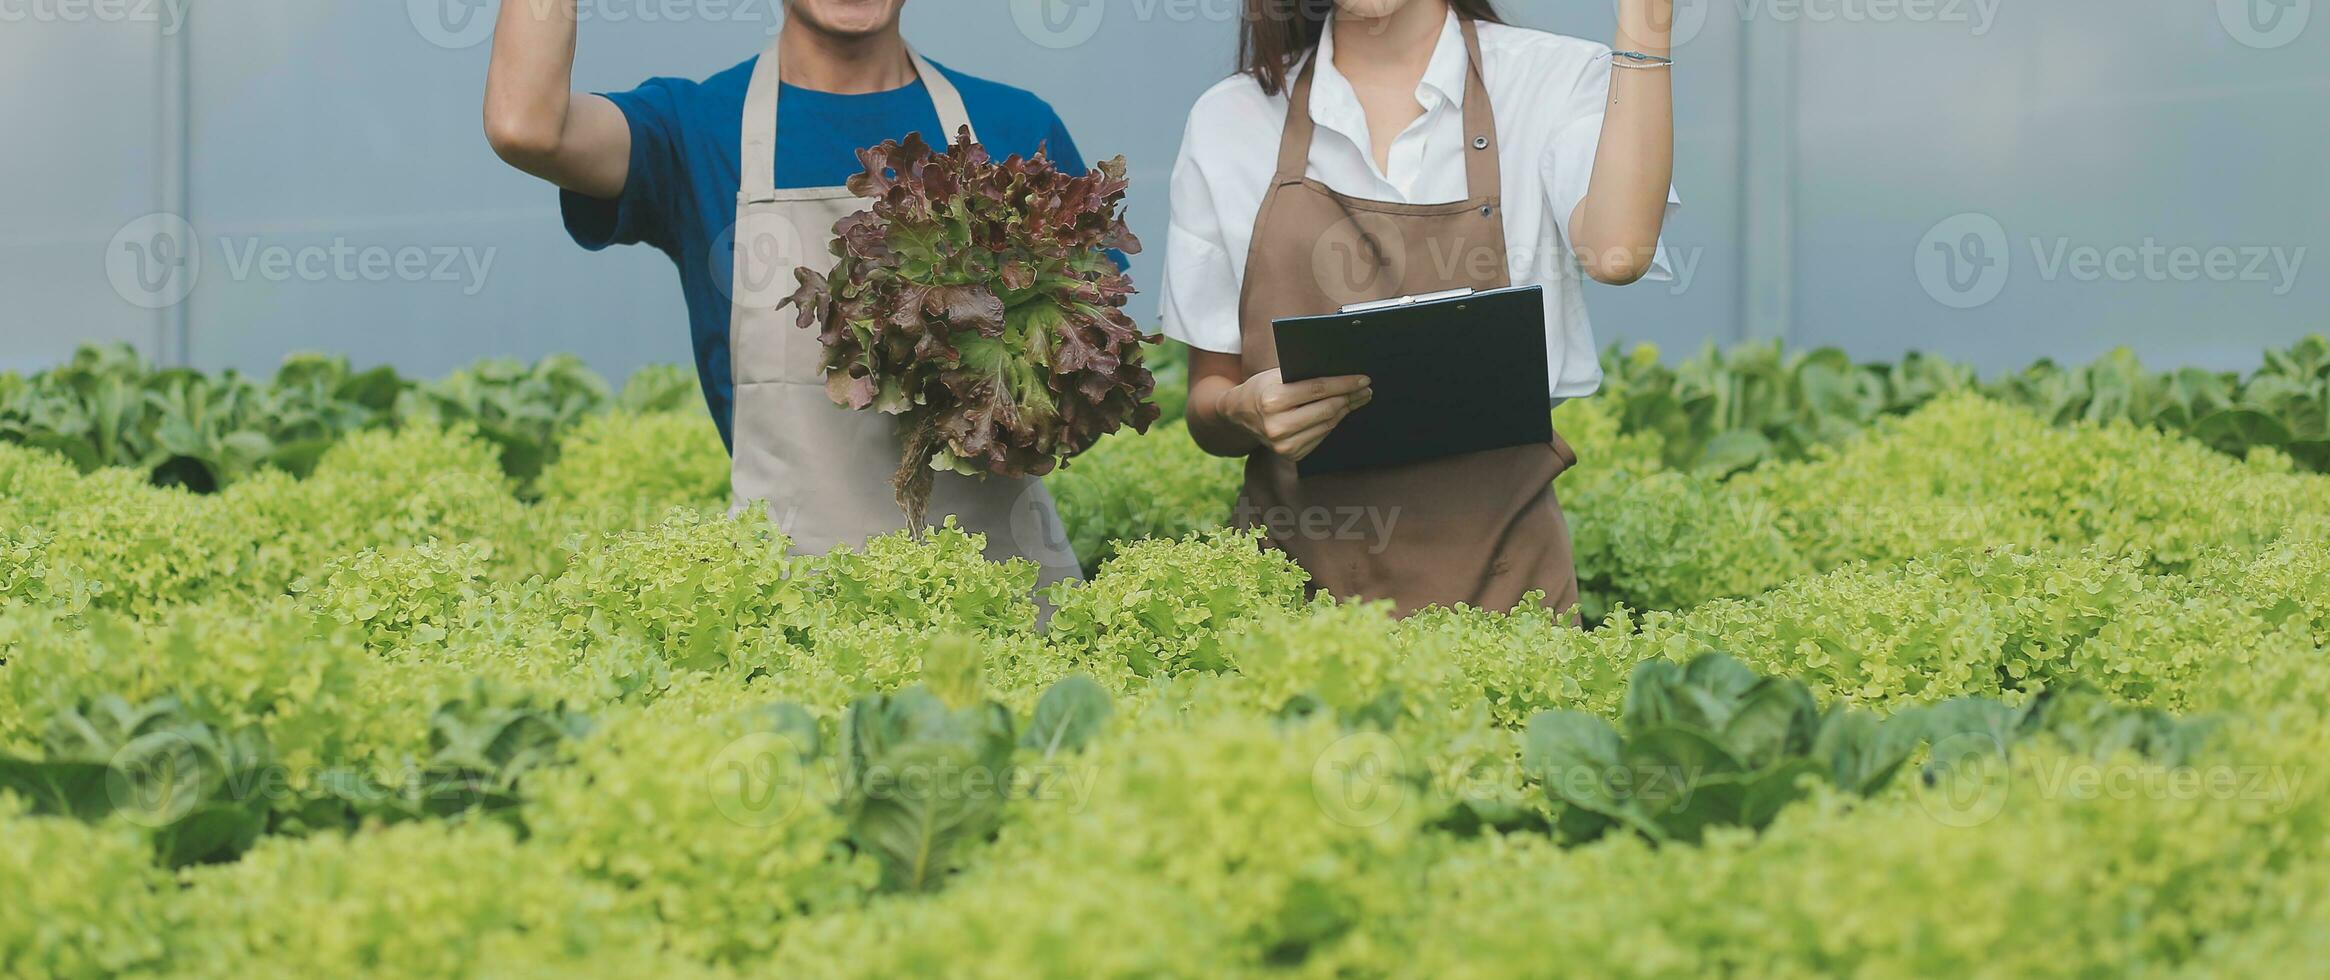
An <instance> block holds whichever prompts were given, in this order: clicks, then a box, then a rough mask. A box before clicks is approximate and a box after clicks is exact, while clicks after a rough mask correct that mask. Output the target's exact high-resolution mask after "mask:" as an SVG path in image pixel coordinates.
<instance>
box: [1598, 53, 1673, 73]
mask: <svg viewBox="0 0 2330 980" xmlns="http://www.w3.org/2000/svg"><path fill="white" fill-rule="evenodd" d="M1674 66H1675V59H1673V58H1663V57H1660V56H1658V55H1655V54H1643V53H1642V52H1640V51H1612V52H1610V67H1612V68H1634V69H1652V68H1672V67H1674Z"/></svg>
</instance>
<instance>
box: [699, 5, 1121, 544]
mask: <svg viewBox="0 0 2330 980" xmlns="http://www.w3.org/2000/svg"><path fill="white" fill-rule="evenodd" d="M912 57H913V59H914V70H915V73H916V74H918V75H920V76H921V78H922V84H923V86H924V87H925V88H927V89H928V90H929V91H930V98H931V103H932V105H933V107H934V108H936V109H937V110H938V117H939V121H940V123H941V124H942V126H943V128H944V129H945V132H943V133H935V134H928V135H927V136H926V137H925V138H926V139H928V140H929V141H930V142H931V143H932V144H933V145H944V144H946V143H947V142H948V141H950V140H951V139H953V137H954V134H955V133H956V132H957V131H958V130H960V129H961V128H963V127H965V126H969V125H970V122H971V120H970V115H969V113H967V112H966V111H965V110H964V108H963V99H962V95H961V94H960V93H958V92H957V91H956V90H955V87H954V85H953V83H951V82H949V81H948V80H947V77H946V76H945V75H943V74H941V73H940V72H939V71H938V70H937V69H936V68H934V67H933V66H932V65H931V64H930V63H929V62H928V61H925V60H923V58H922V56H920V55H912ZM779 77H780V75H779V70H778V64H777V45H776V44H775V43H771V44H770V45H769V48H768V50H767V51H766V52H764V53H763V54H762V55H761V58H760V63H759V64H758V65H756V66H755V67H754V68H753V73H752V82H751V84H750V86H749V87H748V88H747V89H746V95H745V100H744V136H743V144H742V146H743V154H744V155H743V159H742V162H741V164H740V167H741V169H740V171H739V180H738V190H737V197H736V228H735V232H734V237H735V241H734V244H733V250H734V254H735V261H736V271H735V274H734V276H733V277H732V282H731V286H730V293H729V296H730V299H731V301H732V303H731V311H730V317H729V328H728V343H729V362H730V365H731V368H732V371H733V380H734V382H735V385H736V424H735V440H736V452H735V461H734V463H733V465H732V468H731V473H730V476H731V481H732V483H733V485H734V490H735V499H734V510H735V511H737V512H739V513H741V512H743V511H745V510H746V509H748V508H751V507H756V506H760V505H762V504H765V505H766V506H767V508H768V514H769V517H770V518H771V519H772V520H775V521H776V522H777V523H778V524H779V525H780V526H781V527H783V528H784V529H785V532H786V534H787V535H789V536H790V537H791V538H792V539H793V547H794V550H795V551H797V552H799V553H802V554H812V555H822V554H825V553H826V552H828V551H831V550H833V549H835V548H854V547H857V546H859V545H861V544H863V543H864V542H865V540H866V539H867V538H870V537H875V536H878V535H882V534H887V533H890V532H892V531H897V530H900V529H903V528H905V527H906V518H905V516H904V515H903V514H901V513H900V512H899V510H898V504H897V502H896V501H895V500H894V499H893V497H892V494H891V490H890V476H891V474H892V473H893V472H895V471H896V470H897V468H898V459H899V457H900V455H901V454H902V452H903V451H904V446H905V443H904V439H903V434H904V425H903V424H902V423H901V422H900V420H899V418H898V417H897V416H891V415H884V414H882V413H880V412H871V411H867V412H858V411H851V410H849V409H846V408H842V407H841V406H838V405H835V404H834V403H833V401H832V399H830V398H828V397H827V396H826V393H825V370H824V367H823V364H824V356H825V350H824V345H823V344H822V343H821V342H819V340H818V339H817V332H816V331H813V330H804V329H801V328H800V327H798V326H796V325H795V318H796V312H795V311H793V310H791V309H786V310H784V311H782V312H779V311H778V309H777V307H778V304H780V303H782V302H784V301H785V299H786V298H787V297H790V296H791V295H792V294H793V290H794V288H795V287H796V286H798V285H799V283H798V281H797V280H796V278H795V276H794V270H795V269H797V268H803V267H806V268H809V269H812V270H814V271H817V272H821V273H822V272H830V271H832V269H833V265H834V262H835V261H836V259H835V257H834V255H833V252H832V249H831V248H830V247H829V246H830V245H831V244H832V242H833V238H834V235H833V226H834V223H835V222H837V221H839V220H841V219H842V218H844V217H847V216H848V215H850V214H853V213H855V212H858V211H862V210H864V209H866V208H867V207H869V206H871V205H872V203H873V202H872V201H870V200H868V199H865V198H861V197H858V196H857V195H855V194H852V193H851V192H850V190H849V188H847V187H817V188H805V189H797V190H778V189H777V186H776V153H777V98H778V94H779V92H780V91H781V86H780V85H779V82H778V79H779ZM949 516H951V517H954V518H956V519H957V520H958V521H959V522H960V524H961V526H962V527H963V528H964V529H965V530H968V531H975V532H979V533H983V534H985V535H986V536H987V552H986V554H987V557H988V559H990V560H992V561H1003V560H1006V559H1010V558H1028V559H1032V560H1034V561H1035V562H1036V564H1037V565H1039V566H1041V569H1042V571H1041V573H1040V576H1039V577H1040V580H1041V581H1042V582H1043V583H1046V584H1048V583H1051V582H1056V581H1058V580H1060V579H1063V578H1072V577H1076V576H1077V575H1078V570H1077V562H1076V554H1075V552H1074V550H1073V549H1071V548H1070V547H1069V544H1068V535H1067V532H1066V531H1065V530H1064V529H1063V528H1062V527H1061V525H1060V517H1059V513H1058V512H1057V511H1056V510H1054V509H1053V507H1052V498H1051V496H1050V494H1048V493H1046V492H1045V490H1044V485H1043V482H1042V481H1041V480H1037V479H1035V478H1032V477H1031V478H1026V479H1018V480H1010V479H1004V478H1002V477H987V478H985V479H980V478H976V477H966V476H960V475H957V474H954V473H941V474H939V476H938V480H937V483H936V485H935V486H934V487H933V488H932V490H931V496H930V518H929V520H930V523H931V524H933V525H936V524H938V523H940V522H941V521H942V520H944V519H945V518H946V517H949Z"/></svg>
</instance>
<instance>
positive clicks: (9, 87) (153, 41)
mask: <svg viewBox="0 0 2330 980" xmlns="http://www.w3.org/2000/svg"><path fill="white" fill-rule="evenodd" d="M24 9H26V10H27V11H28V12H29V11H30V10H32V9H36V8H30V7H27V8H24ZM91 16H92V17H94V14H93V13H92V14H91ZM163 28H164V25H163V24H162V23H160V22H158V21H138V20H116V21H109V20H101V19H81V20H65V21H58V20H53V19H37V18H28V19H25V20H20V21H15V22H10V23H6V24H0V133H5V134H6V136H5V137H4V140H5V144H6V146H7V149H6V150H5V151H4V152H0V371H5V370H29V369H35V368H39V367H44V366H46V365H49V364H53V363H55V362H57V361H59V360H62V359H64V358H66V357H68V356H70V355H71V354H72V352H73V348H74V347H75V346H76V345H79V344H82V343H112V342H117V341H118V342H127V343H130V344H134V345H136V346H137V347H138V348H139V349H141V350H144V351H146V352H147V353H148V354H149V355H151V354H154V353H156V351H155V349H154V348H155V334H156V325H157V323H158V322H159V319H158V317H157V316H156V315H155V314H154V313H153V312H152V311H151V310H149V309H146V308H143V307H140V306H137V305H134V304H133V303H132V302H131V301H130V300H129V299H125V298H124V297H123V296H122V295H121V294H120V293H119V292H118V291H117V290H116V289H115V288H114V287H113V284H112V280H111V278H110V277H109V276H108V275H107V255H108V252H109V250H110V249H111V248H112V247H113V246H114V245H115V244H116V241H115V239H116V237H117V235H118V234H119V233H120V232H122V231H123V229H124V227H125V226H127V225H129V224H130V223H131V222H132V221H134V220H136V219H137V218H139V217H140V216H143V215H146V214H148V213H149V212H152V211H153V210H154V209H155V194H156V192H157V189H158V185H157V177H156V174H155V172H154V169H153V161H154V159H155V156H156V154H155V145H154V144H155V139H156V132H155V124H156V114H155V110H154V103H155V99H154V95H155V91H156V85H157V81H156V75H155V62H156V54H157V52H158V50H159V47H158V46H159V43H160V40H161V36H162V30H163ZM130 237H135V236H124V237H123V240H122V241H121V242H120V244H123V245H132V244H150V243H151V238H150V236H149V237H147V238H146V240H145V241H144V242H132V241H129V240H128V239H129V238H130ZM118 254H120V256H121V258H120V259H117V260H116V262H115V268H116V269H117V271H118V272H120V273H121V274H123V275H125V276H129V277H131V278H127V279H125V280H124V281H125V282H127V283H129V284H130V287H131V289H132V290H133V293H132V296H133V298H135V297H137V296H139V295H141V294H139V293H137V292H136V290H137V289H138V288H139V287H138V285H137V279H136V278H134V277H135V276H136V274H137V268H136V259H137V258H138V257H137V256H134V255H131V254H130V253H118ZM125 262H126V263H127V264H124V263H125ZM145 271H146V272H147V273H148V275H149V276H150V278H149V279H148V280H147V281H148V282H150V283H156V284H159V286H158V288H164V289H167V288H169V283H168V282H167V279H168V276H169V275H170V274H171V272H170V268H169V267H167V266H165V265H163V264H161V263H160V262H149V263H148V264H147V266H146V270H145Z"/></svg>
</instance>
